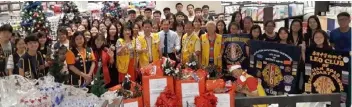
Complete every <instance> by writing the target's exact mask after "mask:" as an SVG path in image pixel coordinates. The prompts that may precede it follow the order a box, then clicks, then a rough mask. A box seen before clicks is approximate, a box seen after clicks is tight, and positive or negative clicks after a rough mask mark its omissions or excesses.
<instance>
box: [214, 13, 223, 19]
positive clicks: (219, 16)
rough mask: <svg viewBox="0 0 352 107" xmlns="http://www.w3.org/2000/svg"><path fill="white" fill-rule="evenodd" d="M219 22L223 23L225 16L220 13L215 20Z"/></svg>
mask: <svg viewBox="0 0 352 107" xmlns="http://www.w3.org/2000/svg"><path fill="white" fill-rule="evenodd" d="M220 20H223V21H225V14H224V13H220V14H219V15H218V18H217V19H216V21H220Z"/></svg>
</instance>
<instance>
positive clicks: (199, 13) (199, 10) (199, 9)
mask: <svg viewBox="0 0 352 107" xmlns="http://www.w3.org/2000/svg"><path fill="white" fill-rule="evenodd" d="M194 13H195V14H196V16H195V17H202V9H201V8H196V9H194Z"/></svg>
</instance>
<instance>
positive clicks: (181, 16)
mask: <svg viewBox="0 0 352 107" xmlns="http://www.w3.org/2000/svg"><path fill="white" fill-rule="evenodd" d="M175 17H176V22H186V21H185V20H188V18H187V16H186V15H185V14H184V13H183V12H177V13H176V14H175Z"/></svg>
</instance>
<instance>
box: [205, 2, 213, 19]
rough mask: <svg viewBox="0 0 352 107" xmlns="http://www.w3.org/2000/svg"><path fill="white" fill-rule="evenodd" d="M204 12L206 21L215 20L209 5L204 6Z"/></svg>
mask: <svg viewBox="0 0 352 107" xmlns="http://www.w3.org/2000/svg"><path fill="white" fill-rule="evenodd" d="M202 13H203V20H206V21H213V20H214V18H213V16H211V15H210V14H209V6H208V5H204V6H203V7H202Z"/></svg>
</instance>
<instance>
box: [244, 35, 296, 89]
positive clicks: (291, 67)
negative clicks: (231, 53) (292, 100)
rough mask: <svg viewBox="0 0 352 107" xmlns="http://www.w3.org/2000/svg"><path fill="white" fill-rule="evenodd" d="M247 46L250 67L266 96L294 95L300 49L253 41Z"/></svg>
mask: <svg viewBox="0 0 352 107" xmlns="http://www.w3.org/2000/svg"><path fill="white" fill-rule="evenodd" d="M249 45H250V67H251V68H252V69H255V70H256V71H257V75H258V77H260V79H261V81H262V82H261V83H262V86H263V88H264V90H265V92H266V93H267V94H268V95H283V94H289V93H295V91H296V90H295V84H296V83H297V82H296V80H297V79H296V75H297V66H298V62H299V60H300V56H301V50H300V48H298V47H297V46H293V45H285V44H278V43H269V42H264V41H253V40H251V41H250V42H249Z"/></svg>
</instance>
